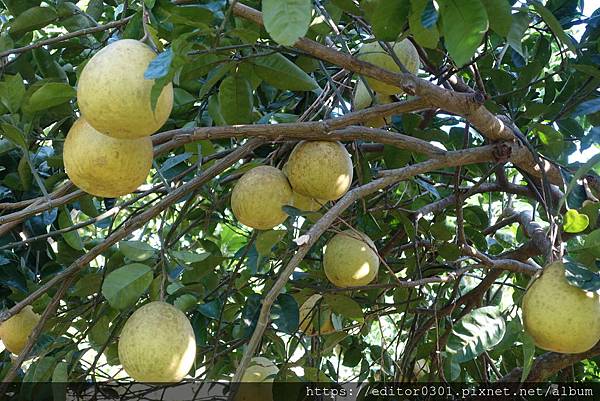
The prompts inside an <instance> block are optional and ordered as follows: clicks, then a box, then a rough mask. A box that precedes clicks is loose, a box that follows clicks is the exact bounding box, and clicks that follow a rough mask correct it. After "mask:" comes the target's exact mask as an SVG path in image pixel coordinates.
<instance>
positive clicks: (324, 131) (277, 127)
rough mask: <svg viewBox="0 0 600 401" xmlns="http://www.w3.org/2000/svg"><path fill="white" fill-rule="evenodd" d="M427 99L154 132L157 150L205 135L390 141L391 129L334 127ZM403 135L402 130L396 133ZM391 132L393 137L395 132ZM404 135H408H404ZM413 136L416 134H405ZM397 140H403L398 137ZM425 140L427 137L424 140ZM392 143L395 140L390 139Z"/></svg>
mask: <svg viewBox="0 0 600 401" xmlns="http://www.w3.org/2000/svg"><path fill="white" fill-rule="evenodd" d="M428 108H429V106H428V104H427V102H425V101H424V100H422V99H418V98H417V99H412V100H408V101H404V102H396V103H390V104H385V105H379V106H374V107H371V108H368V109H365V110H361V111H357V112H353V113H349V114H347V115H345V116H343V117H338V118H332V119H328V120H324V121H310V122H299V123H284V124H253V125H229V126H220V127H198V128H181V129H176V130H171V131H165V132H161V133H159V134H156V135H153V136H152V141H153V143H154V144H155V145H159V146H156V148H155V152H156V153H164V152H166V151H168V150H171V149H174V148H176V147H179V146H181V145H184V144H186V143H190V142H196V141H200V140H204V139H223V138H234V137H235V138H250V137H252V138H256V137H259V138H264V139H268V140H270V141H282V140H301V139H306V140H327V139H329V140H354V139H366V140H373V141H376V142H380V143H388V142H390V141H391V140H390V139H389V138H388V136H389V134H390V132H389V131H384V130H375V131H371V132H366V131H363V132H362V134H358V133H356V132H355V134H353V135H351V134H348V133H347V134H343V133H338V134H336V133H334V132H333V131H335V130H339V129H340V128H345V127H348V126H351V125H356V124H360V123H362V122H364V121H366V120H368V119H370V118H373V117H376V116H384V117H385V116H391V115H394V114H402V113H409V112H415V111H421V110H425V109H428ZM344 135H345V136H344ZM394 135H400V134H394ZM394 135H392V137H393V136H394ZM403 137H406V136H404V135H403ZM406 138H410V139H411V140H414V139H415V138H412V137H406ZM395 142H396V143H400V142H403V141H402V140H396V141H395ZM421 142H425V141H421ZM390 143H394V141H391V142H390Z"/></svg>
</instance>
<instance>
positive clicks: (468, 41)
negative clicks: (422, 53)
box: [441, 0, 488, 67]
mask: <svg viewBox="0 0 600 401" xmlns="http://www.w3.org/2000/svg"><path fill="white" fill-rule="evenodd" d="M441 4H442V6H441V14H442V19H443V33H444V43H445V45H446V49H448V52H449V53H450V56H451V57H452V59H453V60H454V62H455V63H456V64H457V65H458V66H459V67H462V66H463V65H465V64H467V63H468V62H469V61H470V60H471V57H472V56H473V54H474V53H475V51H476V50H477V48H478V47H479V45H480V44H481V40H482V39H483V35H484V34H485V33H486V32H487V30H488V16H487V13H486V11H485V7H483V4H481V0H460V1H459V0H443V1H442V2H441Z"/></svg>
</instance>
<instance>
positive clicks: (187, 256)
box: [169, 251, 210, 263]
mask: <svg viewBox="0 0 600 401" xmlns="http://www.w3.org/2000/svg"><path fill="white" fill-rule="evenodd" d="M169 254H170V255H172V256H173V257H175V258H176V259H177V260H179V261H182V262H184V263H198V262H202V261H203V260H206V258H208V257H209V256H210V253H208V252H201V253H196V252H191V251H170V252H169Z"/></svg>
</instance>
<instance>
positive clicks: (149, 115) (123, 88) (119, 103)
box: [77, 39, 173, 139]
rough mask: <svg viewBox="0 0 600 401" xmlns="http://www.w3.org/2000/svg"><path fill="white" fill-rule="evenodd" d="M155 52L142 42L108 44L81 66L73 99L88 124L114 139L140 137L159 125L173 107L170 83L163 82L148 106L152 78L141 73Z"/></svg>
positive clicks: (130, 40) (165, 119) (129, 41)
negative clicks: (154, 102) (75, 94)
mask: <svg viewBox="0 0 600 401" xmlns="http://www.w3.org/2000/svg"><path fill="white" fill-rule="evenodd" d="M155 57H156V54H155V53H154V51H152V49H150V48H149V47H148V46H146V45H145V44H144V43H142V42H140V41H137V40H132V39H123V40H118V41H116V42H113V43H111V44H110V45H108V46H106V47H105V48H103V49H102V50H100V51H99V52H98V53H96V54H95V55H94V56H93V57H92V58H91V59H90V61H88V63H87V64H86V65H85V67H84V68H83V71H82V72H81V75H80V77H79V82H78V84H77V102H78V104H79V107H80V109H81V113H82V114H83V116H84V117H85V118H86V120H88V122H89V123H90V125H91V126H93V127H94V128H95V129H96V130H98V131H100V132H102V133H103V134H105V135H109V136H112V137H115V138H126V139H133V138H140V137H144V136H148V135H150V134H152V133H154V132H156V131H157V130H158V129H159V128H160V127H162V126H163V124H164V123H165V121H167V119H168V118H169V114H171V109H172V108H173V85H172V84H171V83H169V84H167V85H166V86H165V87H164V88H163V89H162V92H161V94H160V96H159V97H158V101H157V103H156V108H155V110H153V109H152V105H151V91H152V86H153V85H154V80H152V79H145V78H144V72H145V71H146V69H147V68H148V65H149V64H150V62H151V61H152V60H154V58H155Z"/></svg>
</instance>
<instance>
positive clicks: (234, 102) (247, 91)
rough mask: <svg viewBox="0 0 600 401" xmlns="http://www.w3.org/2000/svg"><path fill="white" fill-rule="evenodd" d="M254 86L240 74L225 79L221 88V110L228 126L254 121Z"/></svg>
mask: <svg viewBox="0 0 600 401" xmlns="http://www.w3.org/2000/svg"><path fill="white" fill-rule="evenodd" d="M253 103H254V99H253V97H252V86H250V81H248V80H247V79H246V78H244V77H243V76H241V75H239V74H235V75H230V76H228V77H227V78H225V79H224V80H223V81H222V82H221V85H220V86H219V109H220V112H221V116H223V118H224V119H225V122H226V123H227V124H231V125H235V124H248V123H250V122H251V121H252V106H253Z"/></svg>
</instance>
